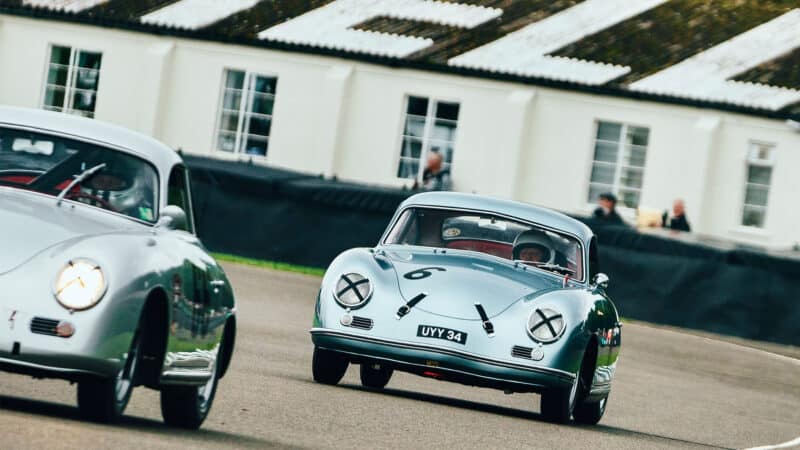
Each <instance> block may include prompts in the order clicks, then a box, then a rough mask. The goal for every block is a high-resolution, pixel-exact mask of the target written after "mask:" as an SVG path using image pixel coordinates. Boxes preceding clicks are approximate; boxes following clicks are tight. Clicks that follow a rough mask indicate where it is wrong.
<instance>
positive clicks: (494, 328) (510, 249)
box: [311, 192, 622, 424]
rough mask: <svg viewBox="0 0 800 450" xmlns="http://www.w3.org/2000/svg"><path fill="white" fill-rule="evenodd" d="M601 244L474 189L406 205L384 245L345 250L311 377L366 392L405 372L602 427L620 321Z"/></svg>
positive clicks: (572, 225)
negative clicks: (351, 377) (357, 382)
mask: <svg viewBox="0 0 800 450" xmlns="http://www.w3.org/2000/svg"><path fill="white" fill-rule="evenodd" d="M599 269H600V267H599V263H598V257H597V239H596V238H595V236H594V235H593V233H592V232H591V230H590V229H589V228H588V227H586V226H585V225H584V224H582V223H580V222H578V221H577V220H574V219H572V218H570V217H567V216H565V215H563V214H560V213H557V212H554V211H551V210H548V209H544V208H540V207H536V206H532V205H528V204H523V203H517V202H512V201H506V200H499V199H494V198H489V197H483V196H478V195H472V194H461V193H452V192H428V193H422V194H417V195H414V196H412V197H410V198H408V199H407V200H406V201H405V202H403V203H402V204H401V205H400V207H399V208H398V210H397V212H396V213H395V215H394V218H393V219H392V221H391V222H390V224H389V226H388V228H387V229H386V231H385V233H384V235H383V236H382V238H381V240H380V243H379V244H378V245H377V246H376V247H374V248H355V249H351V250H348V251H345V252H344V253H342V254H341V255H339V256H338V257H337V258H336V259H335V260H334V261H333V262H332V263H331V265H330V266H329V268H328V269H327V271H326V273H325V276H324V278H323V280H322V285H321V289H320V291H319V295H318V298H317V302H316V309H315V311H314V318H313V328H312V329H311V338H312V341H313V344H314V354H313V360H312V374H313V378H314V380H315V381H317V382H319V383H325V384H336V383H338V382H339V381H340V380H341V379H342V377H343V375H344V373H345V371H346V370H347V368H348V365H349V364H351V363H353V364H358V365H360V376H361V383H362V384H363V385H364V386H366V387H368V388H373V389H382V388H383V387H385V386H386V385H387V383H388V382H389V380H390V379H391V377H392V374H393V372H394V371H395V370H399V371H404V372H409V373H412V374H416V375H421V376H423V377H428V378H433V379H436V380H444V381H452V382H458V383H463V384H465V385H471V386H480V387H488V388H496V389H500V390H503V391H505V392H506V393H514V392H521V393H527V392H534V393H539V394H541V399H540V412H541V415H542V417H543V418H545V419H546V420H550V421H554V422H561V423H563V422H567V421H569V420H570V419H574V420H575V421H576V422H578V423H583V424H596V423H597V422H598V421H599V420H600V419H601V418H602V416H603V414H604V412H605V409H606V404H607V401H608V396H609V393H610V390H611V381H612V378H613V376H614V372H615V368H616V363H617V358H618V355H619V350H620V344H621V334H620V328H621V326H622V325H621V324H620V321H619V315H618V313H617V310H616V307H615V306H614V304H613V303H612V301H611V299H610V298H609V296H608V295H607V294H606V292H605V291H606V287H607V285H608V281H609V280H608V277H607V276H606V275H604V274H603V273H601V272H600V271H599Z"/></svg>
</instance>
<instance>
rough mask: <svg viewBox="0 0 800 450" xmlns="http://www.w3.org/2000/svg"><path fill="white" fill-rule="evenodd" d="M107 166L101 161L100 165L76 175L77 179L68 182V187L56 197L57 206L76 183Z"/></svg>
mask: <svg viewBox="0 0 800 450" xmlns="http://www.w3.org/2000/svg"><path fill="white" fill-rule="evenodd" d="M105 167H106V163H100V164H98V165H96V166H94V167H90V168H88V169H86V170H84V171H83V172H81V173H79V174H78V175H77V176H75V179H74V180H72V182H71V183H70V184H68V185H67V187H65V188H64V189H62V190H61V192H59V193H58V197H56V206H59V205H61V201H62V200H64V196H66V195H67V193H68V192H69V191H70V190H71V189H72V188H73V187H75V185H76V184H78V183H80V182H81V181H83V180H85V179H87V178H89V177H90V176H92V175H94V174H95V173H97V172H98V171H100V170H101V169H103V168H105Z"/></svg>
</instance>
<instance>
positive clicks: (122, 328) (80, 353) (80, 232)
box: [0, 107, 236, 388]
mask: <svg viewBox="0 0 800 450" xmlns="http://www.w3.org/2000/svg"><path fill="white" fill-rule="evenodd" d="M0 128H9V129H15V130H30V131H31V132H36V133H40V134H44V135H52V136H54V137H61V138H68V139H70V140H74V141H80V142H86V143H90V144H93V145H96V146H98V147H100V148H108V149H113V150H116V151H119V152H124V153H127V154H130V155H134V156H136V157H138V158H141V159H142V160H144V161H146V162H148V163H150V164H151V165H152V166H153V167H154V168H155V170H156V172H157V175H158V180H159V181H158V183H159V184H158V195H157V198H158V208H157V209H158V211H164V209H165V208H166V207H167V199H168V198H169V196H168V186H167V180H168V178H169V177H170V174H171V173H172V172H173V170H184V166H183V162H182V159H181V157H180V156H179V155H178V154H177V153H176V152H175V151H174V150H172V149H170V148H169V147H167V146H166V145H164V144H162V143H160V142H158V141H156V140H154V139H151V138H149V137H146V136H144V135H141V134H138V133H135V132H132V131H129V130H126V129H123V128H120V127H117V126H113V125H110V124H105V123H101V122H98V121H93V120H88V119H82V118H77V117H73V116H69V115H66V114H57V113H51V112H46V111H38V110H30V109H22V108H9V107H2V108H0ZM184 173H186V172H185V170H184ZM186 181H187V189H188V175H187V176H186ZM189 198H190V197H189ZM186 209H188V210H187V211H185V213H186V215H187V216H188V217H189V221H190V222H191V221H192V211H191V203H190V202H189V204H188V205H187V208H186ZM153 219H154V220H153V223H147V222H145V221H141V220H136V219H135V218H131V217H128V216H125V215H123V214H118V213H115V212H111V211H107V210H103V209H101V208H99V207H96V206H92V205H87V204H84V203H81V202H78V201H74V200H64V201H63V202H62V203H61V204H60V205H56V200H55V198H54V197H53V196H51V195H46V194H43V193H38V192H31V191H29V190H26V189H19V188H15V187H7V186H1V185H0V234H2V236H3V238H2V245H0V291H2V292H3V295H2V298H0V319H2V320H0V368H2V369H3V370H6V371H12V372H20V373H25V374H31V375H35V376H37V377H55V378H64V379H67V380H72V381H80V380H85V379H88V378H108V377H114V376H115V375H116V374H118V373H119V372H120V370H121V369H122V367H123V365H124V363H125V360H126V356H127V353H128V351H129V349H130V347H131V344H132V339H133V337H134V333H135V331H136V329H137V326H138V324H139V323H140V319H142V315H143V312H144V311H145V307H146V305H148V302H150V301H155V300H154V299H155V298H158V301H159V306H160V307H163V310H162V311H159V313H161V314H163V315H164V318H163V319H164V329H163V330H156V331H157V332H163V333H164V334H165V338H164V343H163V345H164V349H163V350H164V351H163V352H162V356H163V361H159V362H158V364H159V373H158V376H157V379H154V380H151V381H149V384H150V385H151V387H154V388H161V387H164V386H169V385H198V386H201V385H204V384H206V383H208V382H209V379H210V378H211V377H212V376H214V374H215V373H216V374H217V376H218V377H221V376H222V375H224V373H225V370H226V369H227V365H228V362H229V358H230V355H231V351H232V348H230V349H227V351H225V352H221V351H220V344H221V342H222V338H223V332H224V330H225V328H226V326H228V328H229V329H231V330H233V329H235V323H234V321H235V311H236V308H235V304H234V296H233V290H232V288H231V286H230V284H229V283H228V279H227V277H226V275H225V273H224V271H223V269H222V268H221V267H220V266H219V264H217V262H216V261H215V260H214V259H213V258H212V257H211V256H210V255H209V253H208V252H207V251H206V249H205V248H204V247H203V245H202V244H201V242H200V241H199V239H198V238H197V236H196V235H195V234H194V232H193V230H192V229H189V230H180V229H171V228H170V227H166V226H160V225H159V224H157V223H156V222H157V219H159V217H154V218H153ZM77 259H88V260H90V261H92V262H94V263H96V264H97V265H98V266H100V267H101V268H102V271H103V273H104V276H105V280H106V286H107V287H106V292H105V294H104V295H103V297H102V299H101V300H100V301H99V302H98V303H97V304H96V305H95V306H93V307H91V308H89V309H86V310H81V311H76V310H70V309H67V308H65V307H64V306H62V305H61V304H60V303H59V302H58V301H57V300H56V298H55V292H54V289H55V286H54V283H55V278H56V276H57V274H58V273H59V271H60V270H61V269H62V268H63V267H65V265H66V264H68V263H69V262H70V261H74V260H77ZM36 320H39V322H35V321H36ZM47 320H49V321H51V322H46V321H47ZM42 321H44V322H42ZM58 322H68V323H70V324H71V325H72V327H73V328H74V334H73V335H72V336H70V337H68V338H64V337H59V336H54V335H52V333H49V334H42V330H41V329H37V328H36V325H35V324H36V323H45V324H47V323H51V324H54V323H58ZM230 344H231V345H232V339H231V342H230ZM223 353H224V360H221V359H220V358H218V356H219V355H222V354H223Z"/></svg>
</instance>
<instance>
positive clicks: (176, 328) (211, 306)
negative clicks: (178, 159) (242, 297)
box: [165, 165, 227, 371]
mask: <svg viewBox="0 0 800 450" xmlns="http://www.w3.org/2000/svg"><path fill="white" fill-rule="evenodd" d="M167 195H168V198H167V203H168V204H169V205H174V206H178V207H180V208H181V209H182V210H183V211H184V212H185V213H186V223H185V225H184V226H183V227H181V228H178V229H173V230H170V231H169V232H167V233H166V234H167V235H166V236H165V240H166V242H165V245H166V247H167V248H168V249H169V252H170V253H171V254H172V255H173V256H174V257H176V258H178V259H179V260H180V261H182V264H181V266H180V268H179V269H178V270H177V271H176V273H175V274H173V276H172V283H173V286H172V290H173V304H172V317H173V321H172V333H171V337H170V342H169V348H168V359H169V360H170V361H171V362H172V365H173V367H172V368H173V369H180V370H184V371H185V370H193V369H194V368H197V369H198V370H200V371H202V370H205V369H206V368H208V367H212V364H213V362H214V358H215V357H216V352H214V351H213V350H215V348H216V346H217V344H218V343H219V340H220V338H221V334H222V328H221V327H222V325H223V324H222V323H221V322H220V321H219V320H215V318H216V317H217V316H219V314H220V312H221V311H223V308H222V301H221V298H222V295H223V289H222V288H223V287H224V286H225V284H226V283H227V281H226V279H225V277H224V274H223V273H222V270H221V269H220V267H219V266H218V265H217V264H216V262H215V261H214V259H213V258H211V256H210V255H209V254H208V253H207V252H206V250H205V248H203V246H202V244H201V243H200V240H199V239H198V238H197V236H196V235H195V221H194V214H193V211H192V202H191V191H190V189H189V178H188V171H187V170H186V168H185V167H183V166H182V165H176V166H175V167H174V168H173V169H172V171H171V172H170V176H169V180H168V193H167Z"/></svg>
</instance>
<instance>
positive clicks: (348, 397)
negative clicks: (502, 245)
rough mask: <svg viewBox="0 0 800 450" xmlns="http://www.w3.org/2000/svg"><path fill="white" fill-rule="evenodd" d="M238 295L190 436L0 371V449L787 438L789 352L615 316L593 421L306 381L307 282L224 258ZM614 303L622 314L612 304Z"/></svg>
mask: <svg viewBox="0 0 800 450" xmlns="http://www.w3.org/2000/svg"><path fill="white" fill-rule="evenodd" d="M226 270H227V272H228V274H229V276H230V277H231V280H232V283H233V286H234V289H235V291H236V294H237V297H238V301H239V334H238V339H237V348H236V353H235V355H234V360H233V365H232V367H231V370H230V372H229V373H228V375H227V376H226V377H225V378H224V379H223V380H222V382H221V385H220V387H219V390H218V392H217V398H216V401H215V403H214V407H213V410H212V411H211V415H210V417H209V418H208V420H206V422H205V424H204V426H203V428H202V429H201V430H200V431H198V432H188V431H180V430H174V429H170V428H167V427H165V426H164V425H162V423H161V416H160V412H159V406H158V394H157V393H156V392H154V391H151V390H148V389H145V388H139V389H137V390H136V391H135V392H134V394H133V398H132V400H131V403H130V405H129V406H128V409H127V414H126V417H125V418H124V420H123V421H122V422H121V423H120V424H117V425H113V426H106V425H98V424H93V423H86V422H82V421H80V420H79V419H78V418H77V410H76V407H75V387H74V386H70V385H69V384H68V383H66V382H62V381H55V380H44V381H37V380H33V379H31V378H27V377H22V376H17V375H8V374H5V373H0V448H3V449H24V448H31V449H33V448H35V449H43V448H46V449H48V450H49V449H55V448H115V449H124V448H135V449H143V448H147V449H151V448H176V447H181V448H221V447H223V446H235V447H253V448H269V447H303V448H361V449H372V448H415V449H416V448H419V449H445V448H480V449H487V448H543V449H552V448H579V449H589V448H591V449H605V448H608V449H618V448H632V449H633V448H747V447H754V446H760V445H768V444H772V445H774V444H779V443H783V442H787V441H792V440H793V439H795V438H797V437H798V436H800V361H798V360H796V359H791V358H787V357H783V356H777V355H774V354H771V353H766V352H762V351H759V350H754V349H751V348H746V347H742V346H738V345H734V344H730V343H726V342H721V341H717V340H712V339H707V338H703V337H698V336H693V335H688V334H681V333H677V332H674V331H669V330H663V329H658V328H652V327H646V326H642V325H635V324H626V325H625V327H624V329H623V348H622V357H621V359H620V363H619V367H618V372H617V378H616V380H615V384H614V387H613V390H612V395H611V397H610V401H609V406H608V410H607V411H606V415H605V417H604V418H603V420H602V421H601V422H600V424H599V425H598V426H595V427H582V426H575V425H566V426H565V425H554V424H550V423H546V422H543V421H542V420H541V419H540V417H539V414H538V409H539V406H538V404H539V397H538V396H537V395H534V394H514V395H505V394H503V393H502V392H500V391H495V390H489V389H479V388H472V387H467V386H462V385H458V384H450V383H445V382H439V381H435V380H430V379H423V378H420V377H416V376H412V375H406V374H402V373H395V375H394V377H393V378H392V380H391V382H390V383H389V386H388V387H387V389H386V390H384V391H382V392H372V391H368V390H365V389H363V388H362V387H361V386H360V384H359V381H358V367H351V368H350V369H349V371H348V373H347V375H346V376H345V379H344V380H343V382H342V383H341V384H340V385H339V386H336V387H330V386H323V385H319V384H316V383H314V382H313V381H312V380H311V353H312V346H311V341H310V337H309V335H308V329H309V327H310V324H311V315H312V311H313V306H314V298H315V296H316V293H317V289H318V288H319V279H318V278H315V277H310V276H304V275H296V274H291V273H284V272H273V271H266V270H263V269H258V268H254V267H248V266H240V265H233V264H227V265H226ZM623 313H624V311H623Z"/></svg>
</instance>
